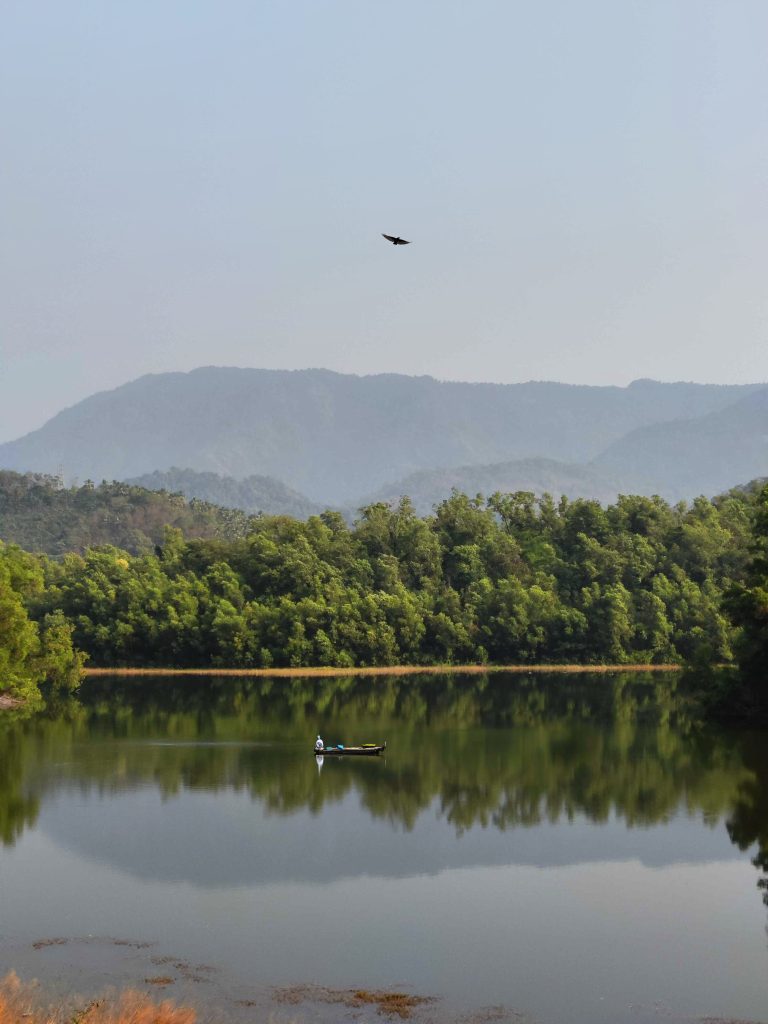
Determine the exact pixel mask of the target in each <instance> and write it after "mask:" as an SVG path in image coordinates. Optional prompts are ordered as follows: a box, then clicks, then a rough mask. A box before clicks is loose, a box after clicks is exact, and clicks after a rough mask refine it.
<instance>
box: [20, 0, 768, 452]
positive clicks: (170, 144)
mask: <svg viewBox="0 0 768 1024" xmlns="http://www.w3.org/2000/svg"><path fill="white" fill-rule="evenodd" d="M0 8H1V17H0V20H1V22H2V31H1V32H0V125H2V128H1V131H2V135H1V137H2V147H1V148H2V155H1V156H0V281H1V282H2V283H1V284H0V441H2V440H8V439H11V438H13V437H17V436H19V435H21V434H23V433H25V432H26V431H28V430H31V429H34V428H35V427H37V426H40V425H41V424H42V423H43V422H44V421H45V420H46V419H48V418H49V417H50V416H52V415H54V414H55V413H56V412H58V411H59V410H60V409H62V408H63V407H66V406H69V405H72V404H74V403H75V402H77V401H79V400H80V399H82V398H84V397H86V396H87V395H89V394H92V393H93V392H94V391H98V390H103V389H107V388H113V387H116V386H118V385H120V384H122V383H124V382H126V381H128V380H131V379H134V378H135V377H138V376H140V375H142V374H144V373H157V372H163V371H168V370H189V369H193V368H194V367H197V366H205V365H230V366H252V367H271V368H288V369H296V368H304V367H327V368H330V369H333V370H339V371H343V372H350V373H360V374H364V373H380V372H398V373H408V374H431V375H433V376H435V377H438V378H440V379H453V380H475V381H477V380H485V381H500V382H513V381H522V380H531V379H539V380H540V379H547V380H559V381H567V382H571V383H587V384H617V385H625V384H627V383H629V382H630V381H631V380H633V379H635V378H637V377H653V378H656V379H660V380H699V381H707V382H716V383H731V382H746V381H756V380H768V288H766V279H767V277H768V273H767V272H768V52H767V51H768V4H766V2H765V0H579V2H575V0H537V2H535V3H532V2H531V0H471V2H470V0H467V2H462V3H458V2H454V0H387V2H386V3H382V2H380V0H379V2H373V0H215V2H214V0H163V2H162V3H158V2H157V0H131V2H130V3H124V2H119V0H93V2H89V0H67V2H66V3H63V2H61V0H0ZM381 232H387V233H390V234H400V235H402V236H403V237H404V238H408V239H412V241H413V244H412V245H410V246H403V247H397V248H395V247H393V246H391V245H389V244H388V243H387V242H385V241H384V239H382V237H381Z"/></svg>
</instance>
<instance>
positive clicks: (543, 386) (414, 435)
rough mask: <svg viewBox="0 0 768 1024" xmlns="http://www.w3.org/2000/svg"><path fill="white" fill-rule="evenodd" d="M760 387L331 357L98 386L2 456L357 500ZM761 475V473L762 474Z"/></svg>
mask: <svg viewBox="0 0 768 1024" xmlns="http://www.w3.org/2000/svg"><path fill="white" fill-rule="evenodd" d="M750 390H754V386H752V385H750V386H744V387H736V386H726V387H718V386H714V385H697V384H686V383H677V384H660V383H656V382H653V381H638V382H636V383H634V384H632V385H630V386H629V387H628V388H617V387H586V386H577V385H566V384H554V383H537V382H531V383H527V384H507V385H502V384H463V383H442V382H439V381H436V380H434V379H433V378H431V377H406V376H400V375H395V374H382V375H378V376H370V377H356V376H352V375H345V374H339V373H332V372H331V371H328V370H297V371H283V370H254V369H237V368H231V367H230V368H227V367H224V368H222V367H204V368H201V369H198V370H194V371H192V372H190V373H164V374H155V375H149V376H146V377H141V378H139V379H138V380H135V381H132V382H131V383H128V384H125V385H123V386H122V387H119V388H116V389H115V390H114V391H108V392H100V393H99V394H95V395H92V396H91V397H90V398H87V399H85V400H84V401H82V402H79V403H78V404H77V405H75V406H72V407H71V408H69V409H65V410H64V411H63V412H61V413H59V414H58V415H57V416H55V417H53V419H51V420H49V421H48V423H46V424H45V425H44V426H43V427H41V428H40V429H39V430H36V431H34V432H32V433H30V434H27V435H26V436H25V437H23V438H20V439H19V440H17V441H12V442H8V443H6V444H3V445H0V467H4V468H8V469H14V470H19V471H26V470H34V471H38V472H56V471H57V469H58V467H59V466H63V468H64V472H65V475H66V476H67V478H71V477H72V476H73V475H77V476H79V477H80V478H81V479H83V478H91V479H93V480H96V481H99V480H101V479H102V478H106V479H125V478H127V477H136V476H139V475H141V474H144V473H149V472H153V471H154V470H167V469H169V468H170V467H172V466H188V467H190V468H192V469H194V470H197V471H207V472H214V473H219V474H223V475H226V476H233V477H237V478H242V477H247V476H252V475H259V476H270V477H276V478H277V479H279V480H281V481H284V482H285V483H286V484H287V485H288V486H290V487H292V488H295V489H296V490H298V491H301V492H302V493H304V494H306V495H307V496H308V497H309V498H310V499H311V500H313V501H318V502H321V503H323V502H329V503H334V504H339V503H342V504H345V503H349V502H352V501H356V500H357V499H358V498H359V496H360V495H361V494H367V493H370V492H372V491H374V490H375V489H376V488H378V487H381V486H382V485H383V484H384V483H385V482H386V481H387V480H397V479H399V478H400V477H402V476H405V475H407V474H409V473H412V472H414V471H416V470H422V469H430V468H433V467H435V466H465V465H471V464H491V463H498V462H509V461H514V460H518V459H524V458H536V457H546V458H551V459H556V460H560V461H564V462H584V461H588V460H590V459H593V458H595V457H596V456H598V455H599V454H600V453H601V452H602V451H603V450H604V449H606V448H608V447H609V446H610V445H611V444H613V443H614V442H616V441H618V440H619V439H620V438H621V437H622V436H623V435H624V434H626V433H628V432H629V431H631V430H634V429H636V428H638V427H642V426H647V425H649V424H652V423H656V422H659V421H660V420H671V419H674V418H676V417H680V416H691V417H693V416H701V415H704V414H706V413H710V412H713V411H715V410H719V409H722V408H723V407H725V406H727V405H728V404H730V403H733V402H734V401H737V400H738V399H739V398H741V397H742V396H744V395H745V394H748V393H749V392H750ZM749 475H752V476H754V475H755V474H754V473H751V474H749Z"/></svg>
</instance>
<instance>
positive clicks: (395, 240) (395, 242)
mask: <svg viewBox="0 0 768 1024" xmlns="http://www.w3.org/2000/svg"><path fill="white" fill-rule="evenodd" d="M381 237H382V238H386V240H387V241H388V242H391V243H392V245H410V244H411V243H410V242H406V240H405V239H404V238H398V237H397V235H385V234H384V232H383V231H382V233H381Z"/></svg>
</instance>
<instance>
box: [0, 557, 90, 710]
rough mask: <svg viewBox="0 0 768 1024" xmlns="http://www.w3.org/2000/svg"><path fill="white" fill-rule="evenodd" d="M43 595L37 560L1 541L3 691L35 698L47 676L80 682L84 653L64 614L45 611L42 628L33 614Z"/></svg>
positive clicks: (0, 658) (53, 680)
mask: <svg viewBox="0 0 768 1024" xmlns="http://www.w3.org/2000/svg"><path fill="white" fill-rule="evenodd" d="M42 595H43V572H42V567H41V566H40V564H39V563H38V561H37V560H36V559H35V558H34V557H33V556H32V555H29V554H27V553H26V552H25V551H22V550H21V549H20V548H16V547H12V546H7V545H5V544H3V543H2V542H0V694H2V693H6V694H10V695H11V696H13V697H20V698H23V699H30V698H32V699H34V698H35V697H36V696H37V694H38V689H37V686H38V683H40V682H41V681H43V680H44V679H48V680H49V681H50V682H51V683H52V684H53V685H54V686H65V687H67V688H69V689H73V688H74V687H75V686H76V685H77V683H78V682H79V678H80V670H81V668H82V656H81V655H80V654H78V653H77V652H76V651H75V650H74V648H73V646H72V633H73V627H72V625H71V624H70V623H69V622H68V621H67V619H66V618H65V616H64V614H63V612H61V611H55V612H51V613H50V614H48V613H46V614H45V615H44V617H43V622H42V625H41V626H38V624H37V623H35V622H34V621H32V620H31V619H30V617H29V614H28V611H27V605H28V604H34V603H35V602H36V601H38V600H40V599H41V598H42Z"/></svg>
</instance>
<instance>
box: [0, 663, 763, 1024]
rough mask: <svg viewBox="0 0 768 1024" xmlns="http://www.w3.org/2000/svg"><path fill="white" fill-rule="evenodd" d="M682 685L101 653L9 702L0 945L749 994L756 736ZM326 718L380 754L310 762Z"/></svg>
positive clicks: (214, 970)
mask: <svg viewBox="0 0 768 1024" xmlns="http://www.w3.org/2000/svg"><path fill="white" fill-rule="evenodd" d="M677 685H678V684H677V682H676V679H675V677H673V676H662V675H656V676H652V677H651V676H640V677H638V676H618V675H617V676H603V675H601V676H595V677H588V676H570V677H569V676H552V677H548V676H547V677H542V676H537V677H520V676H505V675H492V676H489V677H465V678H462V677H445V676H443V677H411V678H402V677H401V678H391V679H389V678H388V679H351V678H350V679H339V680H334V679H327V680H306V679H297V680H289V679H255V680H236V679H206V680H201V679H194V680H184V681H181V682H177V681H172V682H169V681H168V680H167V679H157V680H149V679H142V680H139V681H124V680H108V679H103V680H98V681H92V682H90V683H88V684H87V685H86V686H84V687H83V689H82V691H81V693H80V695H79V698H78V700H76V701H75V700H72V701H70V702H69V703H65V704H62V705H60V706H58V707H49V708H48V709H47V710H46V711H45V712H43V713H40V714H38V715H35V716H32V717H28V718H26V719H19V718H16V719H11V718H10V717H6V718H4V719H2V720H0V841H2V845H1V846H0V972H2V969H4V968H10V967H14V968H15V969H17V970H18V971H19V972H20V973H22V974H23V975H24V976H25V977H31V976H36V977H42V978H44V979H45V980H46V981H47V982H48V983H49V984H51V985H53V986H58V988H60V989H61V990H67V989H68V988H71V987H79V988H80V989H81V990H87V989H89V988H92V987H94V986H95V987H99V986H100V985H101V984H103V983H104V981H110V982H118V983H119V982H121V981H124V980H126V979H129V980H131V979H132V980H136V979H137V978H138V979H143V978H144V977H145V976H146V975H147V972H151V971H154V973H155V974H156V973H157V972H158V970H161V969H163V965H168V966H167V967H166V968H165V970H167V971H170V972H171V973H172V974H173V972H174V970H177V968H179V965H180V964H186V965H187V970H186V974H185V972H184V970H183V969H182V970H181V975H184V977H182V976H181V975H180V976H179V977H178V978H177V987H176V988H175V989H173V990H172V992H173V993H176V995H177V996H178V995H179V994H180V993H181V994H183V995H185V996H186V994H187V993H188V992H193V994H194V995H195V997H196V998H197V999H198V1000H202V1001H203V1002H206V1001H207V1003H208V1004H209V1005H211V1006H212V1005H214V1004H216V1002H217V1001H218V1002H219V1004H220V1005H223V1003H222V1001H224V1002H226V1000H227V999H230V1000H231V999H234V998H235V996H239V997H240V999H241V1002H242V999H244V998H246V997H247V998H253V999H255V1000H256V1001H258V994H259V992H263V991H265V990H266V989H265V987H266V986H272V985H288V984H292V983H316V984H320V985H328V986H339V987H345V986H354V987H360V986H367V987H383V986H391V985H397V986H407V987H408V988H409V989H410V990H412V991H413V992H416V993H422V994H429V995H435V996H438V997H440V998H441V999H442V1000H443V1001H444V1003H443V1005H444V1006H445V1007H446V1013H448V1008H450V1009H451V1012H455V1013H460V1012H462V1011H466V1010H472V1009H477V1008H479V1007H483V1006H490V1005H503V1006H505V1007H507V1008H508V1009H509V1010H514V1011H516V1012H520V1013H524V1014H527V1015H528V1016H529V1018H530V1019H531V1020H536V1021H542V1022H553V1024H565V1022H568V1024H582V1022H583V1024H594V1022H601V1021H606V1022H607V1021H611V1022H613V1021H619V1022H620V1021H625V1020H626V1021H634V1022H636V1021H643V1020H646V1019H648V1020H658V1019H659V1018H660V1017H663V1018H667V1019H669V1018H670V1017H672V1018H674V1017H680V1018H682V1017H686V1018H690V1017H694V1018H695V1017H696V1016H704V1015H709V1016H732V1017H740V1018H749V1019H757V1020H763V1019H765V1017H766V1015H767V1014H768V1010H767V1009H766V1008H768V944H767V940H766V920H767V914H768V911H767V910H766V906H765V905H764V903H763V901H762V890H761V889H760V888H759V882H760V880H761V879H762V877H763V875H762V873H761V871H760V869H759V867H758V865H759V863H762V864H764V865H765V864H766V863H768V756H767V750H768V744H766V739H768V735H767V734H766V733H761V734H755V733H746V732H744V731H738V732H737V731H727V730H713V729H711V728H703V727H701V726H700V725H698V724H697V723H696V722H695V721H694V720H692V718H691V716H690V714H689V711H688V710H687V705H686V702H685V701H684V699H683V698H682V697H681V696H680V695H679V694H678V692H677V690H676V687H677ZM318 730H319V731H320V732H321V733H322V735H323V736H324V738H325V739H326V740H327V741H329V742H346V743H350V742H366V741H368V742H379V741H383V740H386V742H387V744H388V748H387V754H386V757H385V758H381V759H374V758H362V759H354V758H345V759H343V760H333V759H330V758H326V759H325V763H324V764H322V765H318V764H317V763H316V761H315V758H314V757H313V756H312V755H311V753H310V750H311V747H312V744H313V741H314V738H315V734H316V732H317V731H318ZM761 841H762V845H761ZM54 938H55V939H66V940H67V942H66V943H64V942H60V943H56V944H54V945H46V946H44V947H42V948H37V949H35V948H34V946H33V943H36V942H37V943H39V942H40V941H41V940H49V939H54ZM115 940H116V941H117V942H118V943H120V945H115ZM126 942H132V943H144V942H147V943H152V945H151V946H149V947H147V948H146V949H145V948H143V947H141V946H133V945H131V946H126V945H124V943H126ZM116 951H117V952H118V953H119V956H117V955H116ZM171 961H176V962H177V963H176V967H174V966H173V965H172V964H171ZM190 964H194V965H204V966H205V967H206V968H209V969H210V970H208V971H207V974H206V972H204V971H203V969H202V966H200V970H199V971H198V973H197V975H196V976H194V972H193V970H192V968H190V967H189V965H190ZM204 975H205V976H204ZM190 978H191V979H192V980H191V981H190ZM185 979H186V980H185ZM203 981H207V982H208V984H207V985H204V984H202V982H203ZM185 984H186V985H187V988H186V989H185V988H184V985H185ZM195 985H196V986H197V987H196V988H195ZM230 1010H231V1011H232V1013H233V1014H236V1013H237V1012H243V1013H244V1012H245V1011H243V1010H242V1007H241V1008H240V1010H237V1009H236V1008H235V1007H234V1004H233V1005H232V1007H230V1008H229V1009H228V1010H227V1012H230ZM250 1012H253V1011H250ZM294 1017H295V1015H294ZM243 1019H245V1018H243ZM247 1019H249V1020H250V1019H253V1018H252V1017H250V1016H249V1017H248V1018H247Z"/></svg>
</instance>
